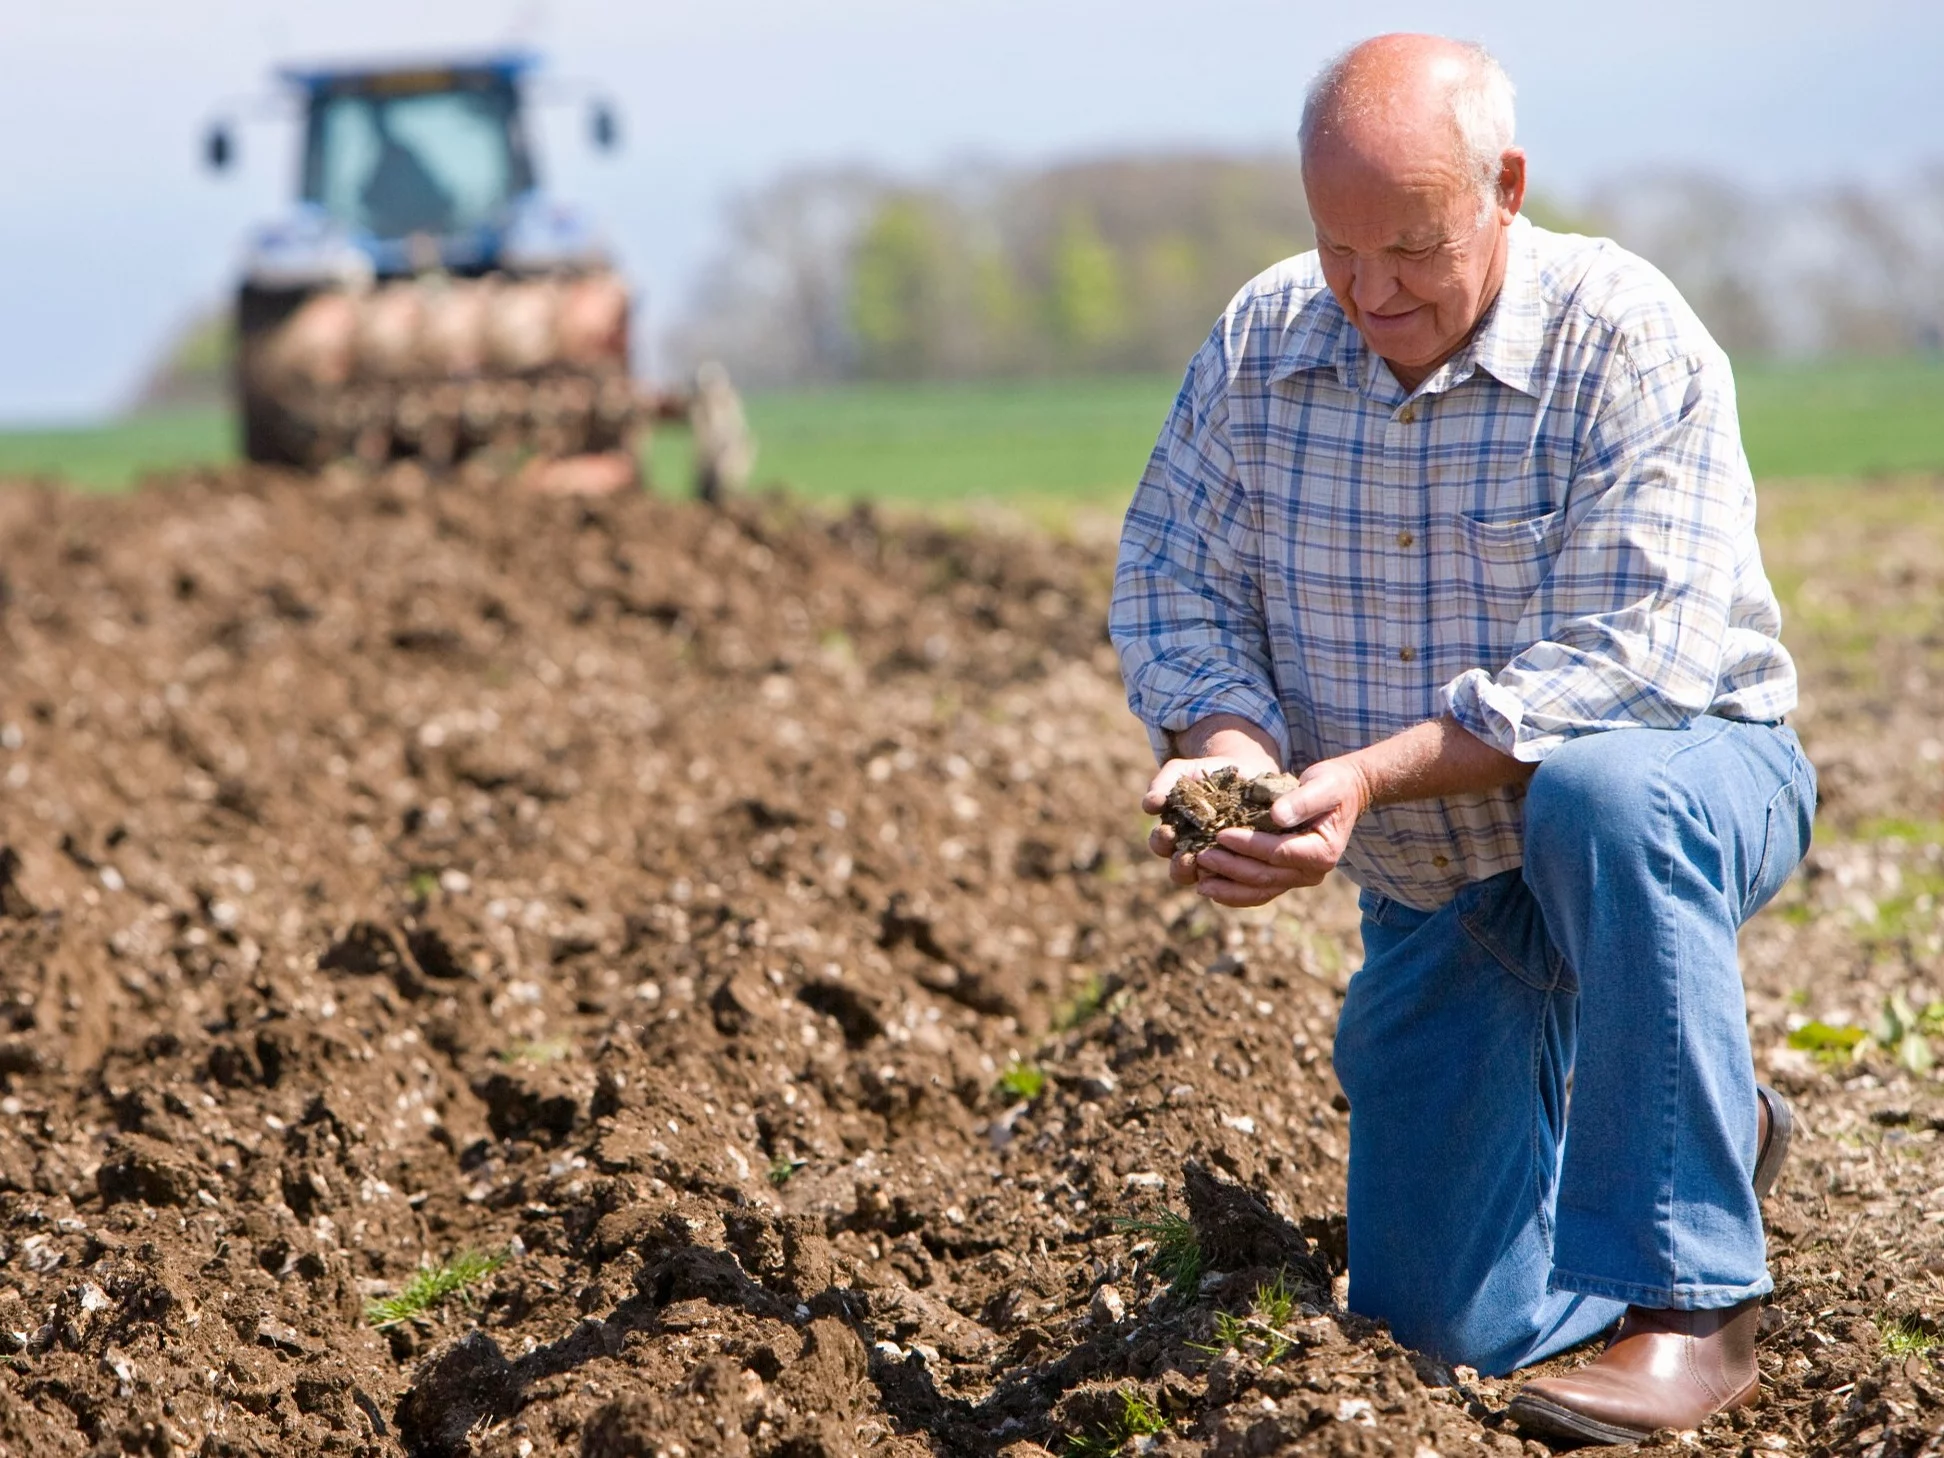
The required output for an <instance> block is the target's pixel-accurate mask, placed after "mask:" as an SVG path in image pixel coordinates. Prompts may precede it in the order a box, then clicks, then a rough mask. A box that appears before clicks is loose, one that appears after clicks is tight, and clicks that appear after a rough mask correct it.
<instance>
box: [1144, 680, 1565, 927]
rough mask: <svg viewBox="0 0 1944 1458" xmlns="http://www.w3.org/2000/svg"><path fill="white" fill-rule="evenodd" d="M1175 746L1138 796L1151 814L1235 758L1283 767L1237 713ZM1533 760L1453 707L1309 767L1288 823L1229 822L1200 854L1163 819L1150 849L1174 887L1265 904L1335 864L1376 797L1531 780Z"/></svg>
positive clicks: (1423, 795) (1247, 764)
mask: <svg viewBox="0 0 1944 1458" xmlns="http://www.w3.org/2000/svg"><path fill="white" fill-rule="evenodd" d="M1177 747H1178V748H1180V749H1182V750H1184V751H1186V753H1185V754H1184V755H1183V757H1182V758H1180V759H1171V760H1169V761H1168V762H1167V763H1166V764H1164V765H1163V766H1162V767H1161V772H1160V773H1159V774H1157V775H1156V776H1155V777H1154V781H1153V783H1151V784H1150V785H1149V786H1148V792H1147V794H1146V795H1145V796H1143V797H1142V799H1141V808H1142V809H1143V810H1145V811H1147V812H1148V814H1150V815H1156V814H1159V813H1160V811H1161V806H1162V804H1163V803H1164V802H1165V801H1166V800H1167V798H1168V791H1169V790H1170V789H1172V788H1173V787H1174V783H1175V781H1176V780H1178V779H1180V778H1181V777H1182V776H1183V775H1190V774H1206V773H1207V772H1208V771H1209V770H1212V769H1215V768H1217V767H1218V766H1221V765H1234V766H1235V768H1236V769H1238V770H1240V771H1241V772H1242V773H1243V774H1245V775H1248V776H1250V777H1251V778H1253V777H1254V776H1256V775H1260V774H1267V773H1268V772H1269V771H1271V770H1274V769H1279V768H1281V766H1280V765H1279V764H1278V762H1277V759H1276V746H1275V744H1274V742H1273V741H1272V740H1271V739H1270V738H1269V736H1268V735H1267V734H1265V733H1263V731H1262V730H1260V729H1258V728H1256V727H1255V726H1254V725H1253V724H1249V723H1247V722H1246V721H1245V720H1241V719H1237V718H1234V717H1233V716H1217V717H1214V718H1210V719H1206V720H1204V721H1202V723H1200V724H1197V725H1196V726H1195V727H1194V728H1193V729H1190V730H1188V731H1186V732H1185V733H1183V734H1182V735H1181V736H1180V740H1179V743H1178V745H1177ZM1534 768H1535V766H1533V765H1530V764H1523V763H1521V762H1519V761H1518V760H1515V759H1513V758H1512V757H1511V756H1510V755H1506V754H1501V753H1500V752H1499V751H1498V750H1497V749H1495V748H1493V747H1492V746H1491V745H1489V744H1487V743H1485V742H1484V741H1483V740H1481V739H1475V738H1473V737H1472V736H1471V735H1470V734H1468V733H1467V732H1466V731H1465V730H1464V729H1463V728H1462V727H1461V726H1460V725H1459V723H1458V721H1457V720H1455V719H1453V718H1451V717H1450V716H1449V715H1446V716H1445V717H1443V718H1441V719H1433V720H1432V721H1431V722H1429V723H1427V724H1420V725H1418V726H1417V727H1416V728H1414V729H1406V730H1405V731H1404V732H1403V733H1402V734H1394V735H1392V736H1391V737H1390V738H1389V739H1384V740H1380V741H1379V742H1378V743H1376V744H1373V745H1370V746H1369V747H1367V748H1364V749H1360V750H1357V751H1356V752H1355V753H1354V754H1346V755H1341V756H1339V757H1338V758H1336V759H1326V760H1321V761H1319V762H1318V763H1316V764H1313V765H1311V766H1310V767H1309V768H1308V769H1306V770H1304V771H1303V773H1302V776H1301V780H1300V783H1299V784H1298V785H1297V787H1296V788H1295V789H1294V790H1291V791H1290V792H1289V793H1288V794H1287V795H1284V796H1283V797H1282V798H1281V799H1280V800H1278V801H1277V802H1276V803H1275V805H1274V806H1273V807H1271V810H1270V814H1271V815H1272V816H1273V817H1274V819H1275V821H1276V823H1277V824H1278V825H1286V826H1288V827H1289V829H1288V830H1287V831H1285V832H1282V833H1277V832H1274V831H1266V830H1224V831H1223V832H1221V834H1220V835H1218V836H1216V838H1215V844H1214V845H1212V846H1210V847H1208V849H1206V850H1204V851H1202V852H1201V853H1200V854H1199V855H1176V854H1175V853H1174V835H1173V833H1172V832H1171V831H1169V830H1168V829H1167V828H1166V827H1165V826H1161V827H1157V828H1156V829H1155V831H1154V833H1153V834H1152V835H1151V836H1149V837H1148V848H1149V849H1150V850H1152V851H1153V852H1154V853H1155V854H1156V855H1158V856H1166V857H1168V875H1169V878H1170V879H1171V880H1173V881H1174V883H1175V884H1176V885H1177V886H1193V887H1194V888H1195V890H1196V891H1198V892H1200V893H1201V894H1202V895H1203V896H1206V897H1207V898H1208V899H1209V900H1211V901H1215V902H1218V903H1220V904H1221V905H1223V906H1261V905H1262V904H1263V903H1264V902H1268V901H1273V900H1275V899H1276V898H1277V897H1278V896H1280V895H1282V894H1283V892H1285V891H1288V890H1291V889H1293V888H1295V887H1297V886H1314V885H1315V884H1316V883H1317V882H1319V881H1321V880H1322V879H1323V878H1324V877H1325V876H1327V875H1329V873H1330V872H1331V871H1333V870H1334V869H1336V864H1337V862H1338V861H1340V860H1342V859H1343V853H1344V850H1345V848H1346V847H1347V846H1348V845H1349V844H1350V833H1351V831H1353V830H1354V829H1356V825H1357V821H1358V819H1359V818H1360V817H1361V816H1362V815H1363V813H1364V812H1365V811H1366V810H1368V809H1370V807H1371V806H1373V805H1395V804H1400V803H1402V802H1404V801H1407V800H1432V799H1437V798H1439V797H1440V796H1444V795H1460V794H1469V793H1475V792H1477V791H1481V790H1493V789H1497V788H1498V787H1499V786H1500V785H1517V784H1524V783H1525V781H1526V780H1528V779H1529V778H1531V776H1532V771H1533V769H1534Z"/></svg>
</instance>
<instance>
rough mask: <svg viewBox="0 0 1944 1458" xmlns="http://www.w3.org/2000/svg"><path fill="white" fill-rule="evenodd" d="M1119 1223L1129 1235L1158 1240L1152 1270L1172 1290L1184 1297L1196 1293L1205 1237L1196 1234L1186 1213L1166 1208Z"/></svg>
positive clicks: (1199, 1280) (1149, 1260)
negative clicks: (1150, 1214) (1202, 1243)
mask: <svg viewBox="0 0 1944 1458" xmlns="http://www.w3.org/2000/svg"><path fill="white" fill-rule="evenodd" d="M1116 1224H1117V1225H1118V1227H1119V1228H1120V1229H1121V1230H1123V1231H1125V1232H1126V1233H1127V1234H1129V1235H1138V1236H1140V1237H1142V1238H1143V1239H1146V1240H1151V1241H1153V1242H1154V1253H1153V1255H1152V1256H1150V1257H1149V1259H1148V1269H1149V1270H1151V1271H1153V1272H1154V1274H1155V1275H1156V1276H1157V1277H1159V1278H1160V1279H1161V1280H1163V1281H1166V1282H1167V1283H1168V1289H1169V1290H1170V1291H1172V1292H1174V1294H1175V1295H1177V1296H1179V1297H1182V1298H1184V1299H1185V1298H1187V1297H1189V1296H1193V1295H1194V1294H1195V1290H1196V1287H1197V1286H1199V1285H1200V1283H1201V1277H1202V1270H1203V1268H1204V1267H1203V1261H1202V1248H1201V1237H1200V1236H1198V1235H1196V1234H1195V1226H1194V1223H1193V1222H1192V1221H1190V1220H1189V1219H1188V1217H1187V1216H1186V1215H1181V1214H1178V1213H1176V1212H1175V1211H1173V1210H1162V1211H1161V1212H1160V1213H1159V1214H1156V1215H1152V1216H1135V1217H1133V1218H1130V1219H1126V1220H1121V1221H1117V1222H1116Z"/></svg>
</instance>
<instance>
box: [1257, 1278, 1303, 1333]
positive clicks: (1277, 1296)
mask: <svg viewBox="0 0 1944 1458" xmlns="http://www.w3.org/2000/svg"><path fill="white" fill-rule="evenodd" d="M1255 1314H1256V1315H1257V1316H1259V1317H1261V1318H1262V1319H1263V1320H1264V1321H1266V1322H1268V1323H1269V1325H1271V1326H1287V1325H1289V1318H1290V1317H1292V1316H1294V1315H1295V1314H1296V1293H1295V1292H1294V1291H1292V1290H1290V1289H1289V1272H1287V1271H1277V1272H1276V1275H1275V1279H1274V1280H1270V1281H1264V1282H1263V1283H1262V1284H1261V1285H1260V1286H1258V1287H1256V1290H1255Z"/></svg>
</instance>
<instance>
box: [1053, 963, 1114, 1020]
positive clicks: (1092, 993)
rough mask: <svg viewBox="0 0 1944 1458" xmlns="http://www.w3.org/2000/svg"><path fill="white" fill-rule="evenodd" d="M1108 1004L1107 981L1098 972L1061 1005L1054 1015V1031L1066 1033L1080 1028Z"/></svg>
mask: <svg viewBox="0 0 1944 1458" xmlns="http://www.w3.org/2000/svg"><path fill="white" fill-rule="evenodd" d="M1106 1002H1107V979H1106V978H1104V977H1102V976H1101V975H1100V974H1099V973H1097V972H1096V973H1095V974H1094V975H1093V976H1091V977H1089V978H1088V979H1087V980H1086V981H1085V982H1083V983H1081V984H1080V989H1079V991H1077V992H1075V993H1074V994H1073V996H1072V997H1070V998H1068V999H1067V1000H1066V1001H1065V1002H1063V1003H1061V1004H1060V1009H1059V1011H1058V1012H1056V1013H1054V1014H1053V1031H1054V1032H1056V1033H1064V1032H1068V1031H1070V1030H1071V1029H1074V1028H1077V1027H1079V1026H1080V1024H1082V1023H1084V1022H1085V1021H1086V1020H1087V1019H1088V1018H1090V1017H1092V1016H1093V1015H1094V1014H1095V1013H1097V1012H1099V1011H1100V1009H1101V1008H1102V1007H1103V1006H1105V1005H1106Z"/></svg>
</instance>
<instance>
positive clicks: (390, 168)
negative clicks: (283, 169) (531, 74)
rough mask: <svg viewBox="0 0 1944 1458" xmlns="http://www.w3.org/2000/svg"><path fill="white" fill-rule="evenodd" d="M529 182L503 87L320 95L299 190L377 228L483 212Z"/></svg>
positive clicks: (429, 224)
mask: <svg viewBox="0 0 1944 1458" xmlns="http://www.w3.org/2000/svg"><path fill="white" fill-rule="evenodd" d="M530 185H531V177H530V175H529V172H528V168H527V166H526V158H525V153H524V150H523V149H522V147H521V146H520V138H519V135H518V129H517V126H516V122H515V117H514V99H513V95H512V93H511V92H510V91H508V90H503V89H482V90H473V91H437V92H426V93H422V94H419V95H405V96H371V95H348V94H340V95H336V96H328V97H323V98H320V99H319V100H318V102H317V103H316V104H315V106H314V107H313V109H312V112H311V125H310V138H309V150H308V156H307V157H306V159H305V169H304V196H305V197H306V198H308V199H310V200H311V201H313V202H317V203H320V204H322V205H323V207H324V209H325V211H326V212H328V213H330V214H331V216H332V217H334V218H337V219H339V220H341V221H342V222H345V223H348V224H350V225H351V226H353V227H356V228H362V229H366V230H369V231H370V232H372V233H375V234H377V235H378V236H379V237H380V238H402V237H405V236H406V235H407V234H410V233H452V232H457V231H460V230H462V229H466V228H472V227H476V226H478V225H479V224H481V223H486V222H490V221H491V220H492V219H493V217H494V216H495V215H496V214H498V213H499V211H500V210H501V209H502V208H503V207H504V205H505V204H506V202H507V201H508V199H510V198H511V197H513V196H514V195H515V194H516V193H519V192H521V191H524V190H525V189H526V188H527V187H529V186H530Z"/></svg>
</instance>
